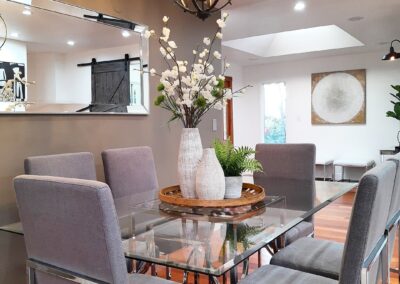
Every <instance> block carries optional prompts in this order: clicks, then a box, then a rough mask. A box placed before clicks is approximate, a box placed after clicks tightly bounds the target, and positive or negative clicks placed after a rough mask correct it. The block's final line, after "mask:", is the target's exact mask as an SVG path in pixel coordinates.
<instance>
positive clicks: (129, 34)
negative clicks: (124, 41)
mask: <svg viewBox="0 0 400 284" xmlns="http://www.w3.org/2000/svg"><path fill="white" fill-rule="evenodd" d="M122 36H123V37H130V36H131V33H130V32H128V31H122Z"/></svg>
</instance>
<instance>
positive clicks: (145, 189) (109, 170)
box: [101, 147, 159, 203]
mask: <svg viewBox="0 0 400 284" xmlns="http://www.w3.org/2000/svg"><path fill="white" fill-rule="evenodd" d="M101 155H102V158H103V165H104V174H105V179H106V183H107V184H108V185H109V186H110V188H111V191H112V194H113V196H114V198H120V197H126V196H129V195H135V199H136V201H137V203H140V202H143V201H146V200H149V199H153V198H154V197H156V196H157V193H158V189H159V188H158V181H157V172H156V167H155V164H154V158H153V152H152V151H151V148H150V147H131V148H122V149H109V150H105V151H103V152H102V154H101Z"/></svg>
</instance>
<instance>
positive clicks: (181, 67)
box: [179, 65, 187, 73]
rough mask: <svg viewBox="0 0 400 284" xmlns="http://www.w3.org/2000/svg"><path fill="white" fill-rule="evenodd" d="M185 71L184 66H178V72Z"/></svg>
mask: <svg viewBox="0 0 400 284" xmlns="http://www.w3.org/2000/svg"><path fill="white" fill-rule="evenodd" d="M186 71H187V68H186V66H184V65H181V66H179V72H182V73H185V72H186Z"/></svg>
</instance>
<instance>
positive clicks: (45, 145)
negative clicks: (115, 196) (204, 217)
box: [0, 0, 223, 283]
mask: <svg viewBox="0 0 400 284" xmlns="http://www.w3.org/2000/svg"><path fill="white" fill-rule="evenodd" d="M67 2H69V3H71V4H75V5H79V6H85V7H87V8H91V9H93V10H96V11H101V12H104V13H107V14H111V15H115V16H119V17H121V18H126V19H132V20H133V21H137V22H140V23H143V24H146V25H149V26H150V27H151V28H153V29H155V30H160V27H161V26H162V20H161V18H162V16H164V15H168V16H170V17H171V20H170V21H171V22H170V24H171V27H172V37H173V38H174V40H175V41H176V43H177V44H178V46H179V47H180V48H179V53H178V54H177V55H178V56H182V57H183V58H185V59H188V58H191V54H192V53H191V52H192V48H193V47H194V45H195V44H197V42H198V41H200V42H201V40H202V37H204V36H210V34H211V33H213V32H214V31H215V27H216V26H215V20H216V18H214V19H209V20H208V21H206V22H202V21H200V20H198V19H196V18H194V17H193V16H191V15H188V14H185V13H183V12H182V11H181V10H179V9H178V8H177V7H175V6H174V5H173V4H172V3H173V1H172V0H171V1H170V0H135V1H132V0H112V1H110V0H96V1H93V0H82V1H78V0H68V1H67ZM219 49H220V47H219ZM158 50H159V46H158V44H157V42H156V41H151V43H150V65H151V67H154V68H156V69H157V70H158V71H160V70H161V71H162V70H163V69H164V68H165V65H164V63H163V59H162V58H161V56H160V55H159V51H158ZM215 67H218V66H215ZM217 70H218V69H217ZM156 86H157V78H151V82H150V92H151V101H153V100H154V98H155V96H156V95H157V93H156V92H155V91H154V90H155V88H156ZM168 118H169V114H168V113H167V112H166V111H163V110H161V109H159V108H155V107H152V108H151V114H150V115H149V116H143V117H134V116H118V117H117V116H105V115H104V116H97V115H96V116H54V115H53V116H51V115H46V116H32V115H31V116H29V115H22V116H19V115H18V116H12V115H7V116H0V137H1V140H0V157H1V163H0V226H1V225H5V224H8V223H11V222H16V221H18V212H17V209H16V205H15V196H14V192H13V189H12V179H13V177H15V176H16V175H18V174H21V173H23V160H24V158H25V157H27V156H32V155H45V154H55V153H64V152H78V151H91V152H93V153H94V154H95V156H96V167H97V173H98V177H99V179H100V180H103V169H102V163H101V158H100V153H101V151H102V150H103V149H106V148H113V147H129V146H139V145H149V146H151V147H152V148H153V151H154V155H155V159H156V166H157V171H158V178H159V181H160V185H161V186H165V185H169V184H174V183H176V180H177V177H176V164H177V154H178V145H179V139H180V132H181V128H182V127H181V125H180V124H178V123H173V124H171V125H170V126H169V127H168V125H167V124H166V121H167V120H168ZM213 118H215V119H217V120H218V132H212V131H211V126H212V124H211V120H212V119H213ZM222 121H223V119H222V112H217V111H214V112H212V113H210V114H209V115H208V116H207V118H205V119H204V120H203V122H202V124H201V127H200V131H201V135H202V140H203V146H204V147H207V146H209V145H210V143H211V141H212V139H213V138H214V137H216V136H218V137H222V129H223V128H222ZM0 251H1V252H2V253H1V256H0V283H23V282H24V280H23V279H24V274H25V271H24V261H25V260H24V248H23V242H22V240H21V237H20V236H16V235H12V234H8V233H2V234H1V235H0Z"/></svg>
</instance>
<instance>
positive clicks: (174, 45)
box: [168, 40, 178, 48]
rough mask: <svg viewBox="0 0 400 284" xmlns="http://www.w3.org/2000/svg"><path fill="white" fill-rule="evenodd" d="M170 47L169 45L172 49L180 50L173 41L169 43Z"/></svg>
mask: <svg viewBox="0 0 400 284" xmlns="http://www.w3.org/2000/svg"><path fill="white" fill-rule="evenodd" d="M168 45H169V46H170V47H171V48H178V46H176V43H175V41H173V40H171V41H169V42H168Z"/></svg>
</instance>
